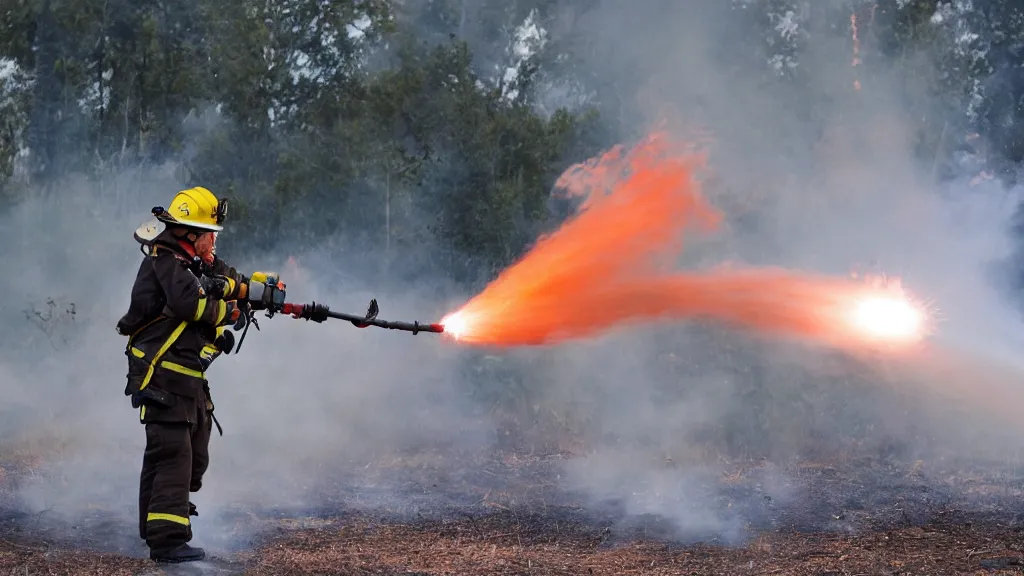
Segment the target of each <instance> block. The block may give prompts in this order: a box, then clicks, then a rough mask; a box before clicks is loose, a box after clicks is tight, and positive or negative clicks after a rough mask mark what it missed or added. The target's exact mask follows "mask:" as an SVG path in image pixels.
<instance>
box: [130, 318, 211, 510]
mask: <svg viewBox="0 0 1024 576" xmlns="http://www.w3.org/2000/svg"><path fill="white" fill-rule="evenodd" d="M199 302H200V305H199V310H198V312H197V313H196V314H197V316H198V315H201V314H202V313H203V310H204V309H205V307H206V304H205V303H206V299H205V298H203V299H201V300H200V301H199ZM186 326H188V322H186V321H182V322H180V323H179V324H178V326H177V327H175V328H174V332H171V335H170V336H168V337H167V340H166V341H164V343H163V344H162V345H161V346H160V349H159V350H157V351H156V354H154V355H153V358H152V359H151V360H150V361H149V367H148V369H147V370H146V377H145V378H143V379H142V384H140V385H139V390H140V391H141V390H145V388H146V386H149V381H150V380H152V378H153V373H154V372H155V371H156V366H157V363H158V362H159V363H160V367H161V368H165V369H167V370H170V371H172V372H177V373H178V374H184V375H186V376H191V377H193V378H203V377H204V374H203V373H202V372H200V371H199V370H194V369H192V368H188V367H186V366H182V365H181V364H177V363H175V362H168V361H166V360H163V361H161V360H160V358H162V357H163V355H164V354H166V353H167V351H168V350H169V349H170V348H171V346H173V345H174V343H175V342H176V341H177V340H178V337H179V336H181V333H182V332H183V331H184V330H185V327H186ZM133 338H134V335H133ZM128 346H129V349H130V350H131V353H132V355H133V356H135V357H136V358H145V357H146V353H145V352H143V351H142V350H140V349H138V348H136V347H135V346H132V345H131V340H129V342H128ZM145 419H146V407H145V406H142V407H140V409H139V420H145ZM149 516H150V518H149V519H150V520H172V521H174V522H177V520H173V519H172V518H165V517H164V516H170V515H168V514H157V515H156V516H161V517H160V518H154V514H150V515H149ZM174 518H181V517H180V516H174ZM184 520H185V524H188V519H187V518H185V519H184Z"/></svg>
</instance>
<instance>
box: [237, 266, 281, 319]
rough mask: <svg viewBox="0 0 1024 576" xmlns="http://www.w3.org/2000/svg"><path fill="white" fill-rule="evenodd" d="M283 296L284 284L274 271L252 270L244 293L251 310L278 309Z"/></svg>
mask: <svg viewBox="0 0 1024 576" xmlns="http://www.w3.org/2000/svg"><path fill="white" fill-rule="evenodd" d="M284 297H285V285H284V282H281V279H280V277H279V276H278V275H277V274H276V273H274V272H253V274H252V276H251V277H250V278H249V288H248V290H247V294H246V301H247V302H248V303H249V305H250V306H252V309H253V310H280V309H281V306H282V305H284Z"/></svg>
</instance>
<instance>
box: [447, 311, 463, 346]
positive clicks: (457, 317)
mask: <svg viewBox="0 0 1024 576" xmlns="http://www.w3.org/2000/svg"><path fill="white" fill-rule="evenodd" d="M466 325H467V322H466V318H464V317H463V314H462V313H461V312H456V313H454V314H452V315H450V316H446V317H445V318H444V319H442V320H441V326H444V333H445V334H447V335H449V336H451V337H452V338H454V339H456V340H458V339H459V338H461V337H462V335H463V334H464V333H465V332H466Z"/></svg>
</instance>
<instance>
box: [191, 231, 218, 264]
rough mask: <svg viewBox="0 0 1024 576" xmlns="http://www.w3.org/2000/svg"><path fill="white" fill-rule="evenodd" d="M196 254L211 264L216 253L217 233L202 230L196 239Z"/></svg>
mask: <svg viewBox="0 0 1024 576" xmlns="http://www.w3.org/2000/svg"><path fill="white" fill-rule="evenodd" d="M195 246H196V254H197V255H198V256H199V257H200V258H202V259H203V261H204V262H206V263H207V264H213V256H214V254H216V253H217V233H216V232H203V233H202V234H200V235H199V238H197V239H196V244H195Z"/></svg>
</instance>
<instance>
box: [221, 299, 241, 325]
mask: <svg viewBox="0 0 1024 576" xmlns="http://www.w3.org/2000/svg"><path fill="white" fill-rule="evenodd" d="M224 307H225V312H224V319H223V320H221V321H220V324H218V326H227V325H228V324H234V325H235V326H237V325H238V324H239V323H240V322H244V320H245V319H244V318H242V308H241V307H240V306H239V305H238V302H236V301H234V300H231V301H228V302H224Z"/></svg>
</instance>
